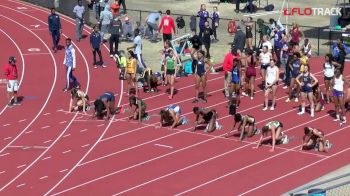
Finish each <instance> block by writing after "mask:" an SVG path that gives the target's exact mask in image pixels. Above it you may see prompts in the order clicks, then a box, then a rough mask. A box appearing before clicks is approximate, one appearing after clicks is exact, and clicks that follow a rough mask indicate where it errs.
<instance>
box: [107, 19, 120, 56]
mask: <svg viewBox="0 0 350 196" xmlns="http://www.w3.org/2000/svg"><path fill="white" fill-rule="evenodd" d="M109 31H110V33H111V37H110V38H109V50H110V56H111V57H113V56H114V55H115V56H117V54H118V45H119V35H122V34H123V28H122V21H121V20H120V19H119V18H118V17H115V18H114V19H113V20H111V25H110V30H109Z"/></svg>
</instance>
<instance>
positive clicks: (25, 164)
mask: <svg viewBox="0 0 350 196" xmlns="http://www.w3.org/2000/svg"><path fill="white" fill-rule="evenodd" d="M25 166H26V164H24V165H20V166H17V169H19V168H22V167H25Z"/></svg>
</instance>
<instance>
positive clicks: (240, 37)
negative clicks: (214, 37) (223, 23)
mask: <svg viewBox="0 0 350 196" xmlns="http://www.w3.org/2000/svg"><path fill="white" fill-rule="evenodd" d="M245 40H246V36H245V34H244V33H243V31H242V29H241V27H240V26H237V32H236V34H235V38H234V40H233V47H234V50H235V51H237V52H238V53H240V52H242V51H243V49H244V46H245V43H246V41H245ZM238 50H239V51H238Z"/></svg>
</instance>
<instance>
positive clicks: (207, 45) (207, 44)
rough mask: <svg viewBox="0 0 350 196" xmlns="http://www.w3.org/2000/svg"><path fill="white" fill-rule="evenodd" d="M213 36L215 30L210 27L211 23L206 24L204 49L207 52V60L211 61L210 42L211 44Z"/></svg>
mask: <svg viewBox="0 0 350 196" xmlns="http://www.w3.org/2000/svg"><path fill="white" fill-rule="evenodd" d="M212 35H213V30H212V29H211V28H210V27H209V22H208V21H207V22H205V28H204V30H203V44H204V47H205V50H206V53H207V55H206V58H207V59H210V52H209V50H210V42H211V39H210V37H211V36H212Z"/></svg>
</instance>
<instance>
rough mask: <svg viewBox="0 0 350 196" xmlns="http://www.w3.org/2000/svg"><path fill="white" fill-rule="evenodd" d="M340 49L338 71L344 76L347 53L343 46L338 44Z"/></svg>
mask: <svg viewBox="0 0 350 196" xmlns="http://www.w3.org/2000/svg"><path fill="white" fill-rule="evenodd" d="M338 48H339V55H338V60H337V63H338V69H339V71H340V73H341V74H343V72H344V66H345V57H346V52H345V49H344V46H343V45H341V44H338Z"/></svg>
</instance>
